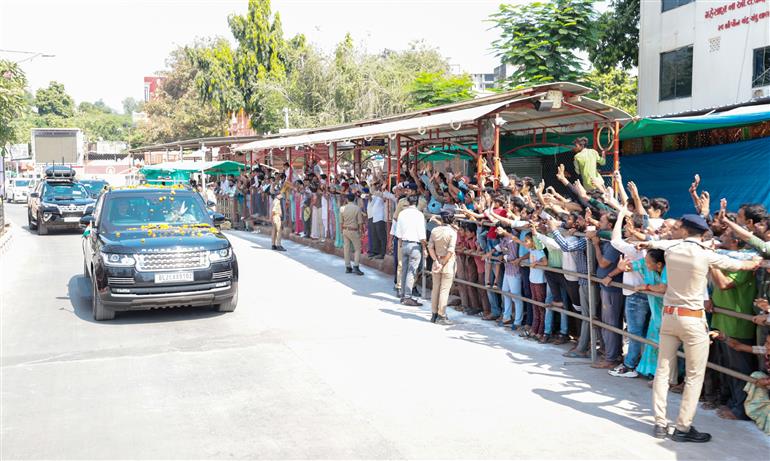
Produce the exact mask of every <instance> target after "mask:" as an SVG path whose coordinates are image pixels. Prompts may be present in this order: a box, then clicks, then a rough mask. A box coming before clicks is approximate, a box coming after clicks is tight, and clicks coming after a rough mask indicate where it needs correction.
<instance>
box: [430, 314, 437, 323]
mask: <svg viewBox="0 0 770 461" xmlns="http://www.w3.org/2000/svg"><path fill="white" fill-rule="evenodd" d="M437 318H438V314H433V315H431V316H430V323H436V319H437Z"/></svg>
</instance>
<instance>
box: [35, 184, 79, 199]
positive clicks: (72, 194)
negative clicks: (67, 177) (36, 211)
mask: <svg viewBox="0 0 770 461" xmlns="http://www.w3.org/2000/svg"><path fill="white" fill-rule="evenodd" d="M81 198H88V192H87V191H86V188H85V187H83V186H82V185H80V184H77V183H62V184H51V183H48V184H46V185H45V190H44V191H43V199H49V200H76V199H81Z"/></svg>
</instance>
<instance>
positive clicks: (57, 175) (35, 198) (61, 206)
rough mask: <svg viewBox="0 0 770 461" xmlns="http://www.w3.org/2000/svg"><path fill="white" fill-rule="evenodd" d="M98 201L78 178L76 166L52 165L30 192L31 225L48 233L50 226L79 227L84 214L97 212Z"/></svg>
mask: <svg viewBox="0 0 770 461" xmlns="http://www.w3.org/2000/svg"><path fill="white" fill-rule="evenodd" d="M95 202H96V200H94V199H93V198H92V197H91V196H90V195H89V193H88V190H86V188H85V187H83V185H81V184H80V183H78V182H77V181H75V171H74V170H73V169H72V168H69V167H67V166H58V165H57V166H52V167H48V168H47V169H46V170H45V178H44V179H43V180H42V181H40V183H39V184H38V185H37V187H35V190H34V192H32V193H30V194H29V200H28V201H27V222H28V223H29V228H30V230H37V233H38V234H40V235H45V234H47V233H48V231H49V230H50V229H78V228H79V227H80V218H82V217H83V216H85V215H89V214H91V213H93V210H94V203H95Z"/></svg>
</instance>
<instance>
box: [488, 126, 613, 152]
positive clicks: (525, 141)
mask: <svg viewBox="0 0 770 461" xmlns="http://www.w3.org/2000/svg"><path fill="white" fill-rule="evenodd" d="M580 137H586V138H588V145H589V146H592V145H593V142H594V133H593V131H584V132H580V133H546V136H545V139H543V133H537V135H536V136H535V137H534V139H533V136H532V135H531V134H527V135H524V136H500V156H501V157H503V158H509V157H542V156H550V155H557V154H562V153H564V152H567V151H570V150H572V145H573V144H574V143H575V139H577V138H580ZM601 137H602V140H601V142H602V145H604V146H606V145H608V144H609V143H610V141H609V130H602V134H601ZM530 144H531V145H530ZM513 149H516V150H513Z"/></svg>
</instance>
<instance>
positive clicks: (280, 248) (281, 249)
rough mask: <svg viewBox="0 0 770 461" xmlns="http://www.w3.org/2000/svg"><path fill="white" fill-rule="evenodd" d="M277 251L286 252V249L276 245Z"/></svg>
mask: <svg viewBox="0 0 770 461" xmlns="http://www.w3.org/2000/svg"><path fill="white" fill-rule="evenodd" d="M276 250H278V251H286V248H284V247H282V246H281V245H278V248H276Z"/></svg>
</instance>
